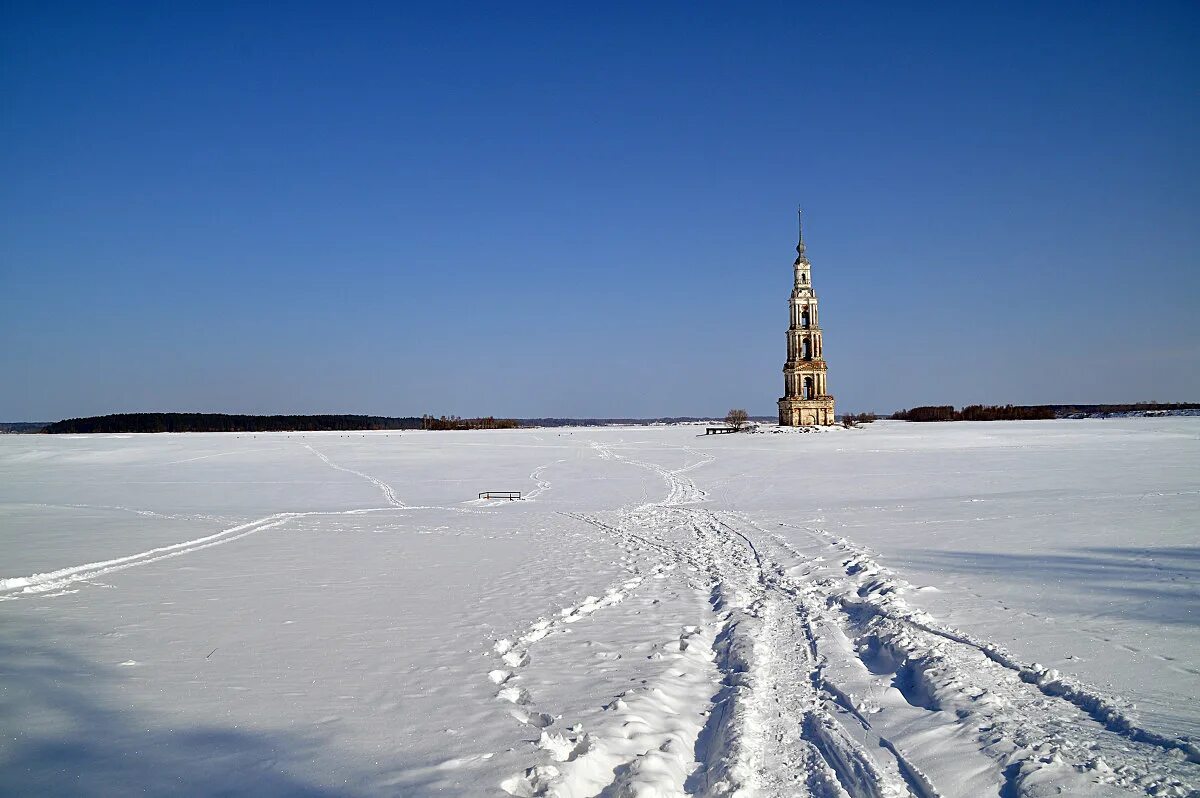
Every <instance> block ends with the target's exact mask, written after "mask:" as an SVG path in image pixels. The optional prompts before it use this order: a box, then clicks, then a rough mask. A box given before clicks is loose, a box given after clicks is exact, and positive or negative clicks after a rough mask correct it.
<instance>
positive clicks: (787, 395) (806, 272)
mask: <svg viewBox="0 0 1200 798" xmlns="http://www.w3.org/2000/svg"><path fill="white" fill-rule="evenodd" d="M799 214H800V212H799V211H798V212H797V216H798V218H799ZM799 224H800V240H799V243H797V244H796V262H795V263H794V264H792V270H793V272H794V273H795V274H794V280H793V283H792V298H791V299H790V300H788V308H789V310H790V311H791V321H790V323H789V324H788V331H787V361H786V362H785V363H784V364H783V398H782V399H780V400H779V424H780V426H784V427H803V426H809V425H814V424H820V425H828V424H832V423H833V397H832V396H830V395H829V393H828V389H827V387H826V384H825V378H826V372H827V367H826V365H825V357H824V354H823V349H822V346H821V324H820V319H819V317H818V315H817V295H816V294H815V293H814V292H813V287H812V264H811V263H809V261H808V256H807V255H806V254H805V247H804V222H803V219H802V218H799Z"/></svg>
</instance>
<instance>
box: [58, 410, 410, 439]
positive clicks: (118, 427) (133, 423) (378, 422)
mask: <svg viewBox="0 0 1200 798" xmlns="http://www.w3.org/2000/svg"><path fill="white" fill-rule="evenodd" d="M420 428H421V419H419V418H416V417H412V418H388V417H386V416H242V415H227V414H225V413H115V414H113V415H108V416H92V417H90V418H69V419H66V420H64V421H56V422H54V423H53V424H49V425H47V426H46V428H45V431H46V432H49V433H71V434H76V435H84V434H91V433H115V432H325V431H331V430H343V431H349V430H387V429H420Z"/></svg>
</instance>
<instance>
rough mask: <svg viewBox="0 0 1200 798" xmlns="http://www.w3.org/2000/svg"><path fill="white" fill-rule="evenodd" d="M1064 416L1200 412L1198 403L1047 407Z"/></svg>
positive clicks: (1138, 403) (1139, 403)
mask: <svg viewBox="0 0 1200 798" xmlns="http://www.w3.org/2000/svg"><path fill="white" fill-rule="evenodd" d="M1047 407H1050V408H1052V409H1053V410H1054V412H1056V413H1058V415H1059V416H1060V417H1063V416H1077V415H1085V416H1098V415H1107V414H1110V413H1153V412H1158V411H1171V410H1200V403H1197V402H1137V403H1135V404H1131V405H1130V404H1126V405H1047Z"/></svg>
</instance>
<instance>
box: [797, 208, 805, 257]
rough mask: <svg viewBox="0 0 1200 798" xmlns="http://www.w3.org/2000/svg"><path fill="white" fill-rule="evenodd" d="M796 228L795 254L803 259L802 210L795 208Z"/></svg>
mask: <svg viewBox="0 0 1200 798" xmlns="http://www.w3.org/2000/svg"><path fill="white" fill-rule="evenodd" d="M796 228H797V230H798V231H799V234H800V235H799V239H798V241H797V243H796V254H797V255H799V256H800V257H801V258H803V257H804V208H802V207H797V208H796Z"/></svg>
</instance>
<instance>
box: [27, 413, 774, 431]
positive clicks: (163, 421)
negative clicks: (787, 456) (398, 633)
mask: <svg viewBox="0 0 1200 798" xmlns="http://www.w3.org/2000/svg"><path fill="white" fill-rule="evenodd" d="M755 418H759V417H755ZM711 420H712V418H711V417H710V418H703V417H699V416H681V417H674V418H653V419H645V418H521V419H514V418H494V417H492V416H487V417H483V418H460V417H459V416H432V415H424V416H420V417H417V416H405V417H401V418H390V417H387V416H354V415H320V416H246V415H228V414H225V413H116V414H113V415H108V416H92V417H89V418H69V419H66V420H65V421H56V422H54V423H53V424H20V425H17V424H12V425H9V426H13V427H16V426H20V427H21V428H20V429H13V430H11V431H13V432H47V433H51V434H62V433H68V434H73V435H84V434H92V433H104V434H112V433H118V432H121V433H124V432H321V431H356V430H410V429H427V430H469V429H513V428H515V427H565V426H572V427H598V426H607V425H610V424H643V425H645V424H676V423H681V422H687V421H711ZM759 420H762V421H769V420H771V419H770V418H769V417H766V416H763V417H761V418H759Z"/></svg>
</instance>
